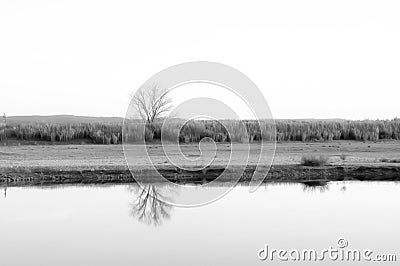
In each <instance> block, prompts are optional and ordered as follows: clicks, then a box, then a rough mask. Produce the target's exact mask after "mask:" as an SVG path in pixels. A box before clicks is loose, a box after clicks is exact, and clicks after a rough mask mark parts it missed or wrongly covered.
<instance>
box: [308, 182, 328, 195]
mask: <svg viewBox="0 0 400 266" xmlns="http://www.w3.org/2000/svg"><path fill="white" fill-rule="evenodd" d="M302 185H303V191H304V192H320V193H324V192H327V191H329V185H328V182H327V181H320V180H315V181H314V180H313V181H305V182H303V183H302Z"/></svg>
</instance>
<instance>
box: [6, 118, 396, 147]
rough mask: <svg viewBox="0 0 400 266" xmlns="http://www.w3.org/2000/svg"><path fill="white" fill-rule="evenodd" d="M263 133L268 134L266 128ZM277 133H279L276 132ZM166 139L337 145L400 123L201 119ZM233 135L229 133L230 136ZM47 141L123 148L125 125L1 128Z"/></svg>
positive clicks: (174, 127)
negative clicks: (319, 142)
mask: <svg viewBox="0 0 400 266" xmlns="http://www.w3.org/2000/svg"><path fill="white" fill-rule="evenodd" d="M139 128H140V127H137V126H135V124H134V123H132V126H129V123H127V124H126V125H125V128H124V137H125V141H127V142H137V141H140V140H143V136H142V134H140V132H139ZM261 129H262V130H261ZM274 129H276V134H274ZM163 130H164V131H163V136H164V138H165V140H171V141H172V140H174V139H175V138H176V136H179V141H181V142H199V141H200V140H201V139H203V138H205V137H208V138H211V139H213V140H214V141H216V142H230V141H232V142H256V141H260V140H261V139H263V140H266V141H272V140H273V139H274V136H275V137H276V140H277V141H332V140H359V141H377V140H400V119H393V120H376V121H372V120H364V121H344V120H339V121H333V120H309V121H302V120H277V121H276V122H275V127H274V126H273V123H271V121H260V123H257V122H256V121H221V122H217V121H211V120H201V121H199V120H197V121H190V122H188V123H186V124H184V123H183V122H180V121H179V120H178V121H177V122H176V123H173V124H169V125H168V126H166V127H165V128H164V129H163ZM228 132H229V133H228ZM5 139H8V140H20V141H47V142H52V143H71V142H73V143H93V144H121V143H122V124H121V123H117V124H101V123H77V124H49V123H34V124H21V125H15V126H7V128H6V130H4V128H3V129H1V128H0V141H2V142H4V141H5ZM160 139H161V123H159V122H158V123H154V124H153V125H152V126H149V127H147V130H146V140H147V141H157V140H160Z"/></svg>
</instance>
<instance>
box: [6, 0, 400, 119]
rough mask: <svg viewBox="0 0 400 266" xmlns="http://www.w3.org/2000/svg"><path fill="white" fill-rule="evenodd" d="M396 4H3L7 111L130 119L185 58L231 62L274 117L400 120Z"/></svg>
mask: <svg viewBox="0 0 400 266" xmlns="http://www.w3.org/2000/svg"><path fill="white" fill-rule="evenodd" d="M399 14H400V2H399V1H365V0H360V1H350V0H346V1H321V0H317V1H297V0H295V1H265V0H264V1H196V2H195V1H171V0H169V1H107V2H106V1H85V0H79V1H74V0H68V1H52V0H49V1H43V0H36V1H30V0H25V1H18V0H17V1H16V0H13V1H8V0H2V1H0V112H6V113H7V114H8V115H34V114H35V115H36V114H39V115H49V114H74V115H90V116H124V115H125V112H126V109H127V105H128V103H129V95H130V93H131V92H132V91H134V90H136V89H137V88H138V87H139V86H141V85H142V83H143V82H145V81H146V80H147V79H148V78H149V77H151V76H152V75H153V74H155V73H156V72H158V71H160V70H162V69H164V68H167V67H169V66H172V65H175V64H179V63H183V62H188V61H197V60H201V61H214V62H219V63H223V64H227V65H230V66H232V67H234V68H236V69H238V70H240V71H241V72H243V73H244V74H246V75H247V76H248V77H249V78H250V79H251V80H253V81H254V82H255V83H256V84H257V85H258V87H259V88H260V89H261V90H262V92H263V94H264V96H265V98H266V99H267V101H268V103H269V105H270V108H271V110H272V113H273V115H274V117H275V118H348V119H364V118H371V119H375V118H381V119H384V118H393V117H396V116H397V117H400V106H399V103H398V102H399V98H400V97H399V96H400V93H399V91H400V49H399V47H400V16H399Z"/></svg>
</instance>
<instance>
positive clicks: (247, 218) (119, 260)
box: [0, 182, 400, 266]
mask: <svg viewBox="0 0 400 266" xmlns="http://www.w3.org/2000/svg"><path fill="white" fill-rule="evenodd" d="M3 189H4V188H3ZM150 190H152V191H153V192H155V193H157V195H159V197H160V198H162V197H174V196H178V194H179V191H169V190H168V187H165V186H149V187H147V188H146V190H145V191H143V190H142V189H140V188H139V187H138V186H137V185H116V186H62V187H53V188H49V187H47V188H8V189H7V191H6V197H5V196H4V190H3V195H2V197H1V199H0V265H2V266H11V265H30V266H34V265H85V266H88V265H96V266H98V265H158V266H159V265H185V266H186V265H268V264H270V265H276V264H280V263H279V262H276V261H275V262H270V261H260V260H259V259H258V257H257V252H258V250H260V249H261V248H263V247H264V246H265V245H268V246H269V247H270V248H276V249H280V248H284V249H287V250H291V249H294V248H297V249H306V248H314V249H319V250H321V249H324V248H328V247H329V246H334V247H335V246H336V241H337V239H338V238H340V237H343V238H345V239H347V240H348V242H349V247H351V248H358V249H366V248H368V249H372V250H374V251H375V252H376V253H390V254H393V253H394V254H397V257H398V259H399V258H400V248H399V241H400V208H399V204H400V185H399V184H398V183H390V182H388V183H386V182H382V183H376V182H375V183H371V182H369V183H368V182H347V183H345V182H335V183H329V184H328V186H324V187H317V188H310V187H305V186H303V185H301V184H290V185H289V184H275V185H265V186H263V187H261V188H260V189H259V190H258V191H257V192H256V193H248V188H247V187H244V186H238V187H236V188H235V189H233V190H232V191H231V192H230V193H229V194H228V195H227V196H225V197H223V198H222V199H220V200H219V201H217V202H214V203H212V204H209V205H206V206H202V207H197V208H180V207H172V206H169V205H165V204H162V203H161V202H159V201H154V200H152V199H150V198H146V195H147V192H149V191H150ZM199 190H201V188H199ZM397 263H398V262H397ZM397 263H396V262H394V263H393V262H392V263H379V265H396V264H397ZM282 264H286V265H287V264H290V265H309V264H310V263H305V262H304V263H300V262H296V263H293V264H291V263H290V262H289V263H288V262H286V263H282ZM314 264H315V263H314ZM316 264H318V265H339V264H340V263H338V262H335V263H333V262H330V261H326V262H318V263H316ZM369 264H370V265H376V264H374V263H373V262H371V263H369ZM340 265H342V264H340ZM345 265H365V262H364V263H354V262H352V263H348V264H346V263H345Z"/></svg>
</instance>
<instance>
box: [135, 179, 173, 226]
mask: <svg viewBox="0 0 400 266" xmlns="http://www.w3.org/2000/svg"><path fill="white" fill-rule="evenodd" d="M128 189H129V190H130V191H131V192H133V193H134V194H136V195H137V196H136V198H135V200H134V201H133V203H131V206H130V207H131V208H130V214H131V215H132V216H133V217H135V218H136V219H138V221H140V222H143V223H146V224H148V225H153V226H159V225H162V224H163V221H164V220H168V219H170V218H171V211H172V209H173V206H172V205H170V204H167V203H166V201H168V199H169V198H168V197H170V196H171V192H172V191H171V190H170V189H169V187H168V186H166V185H156V184H148V185H145V186H144V187H140V186H139V185H132V186H129V188H128Z"/></svg>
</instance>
